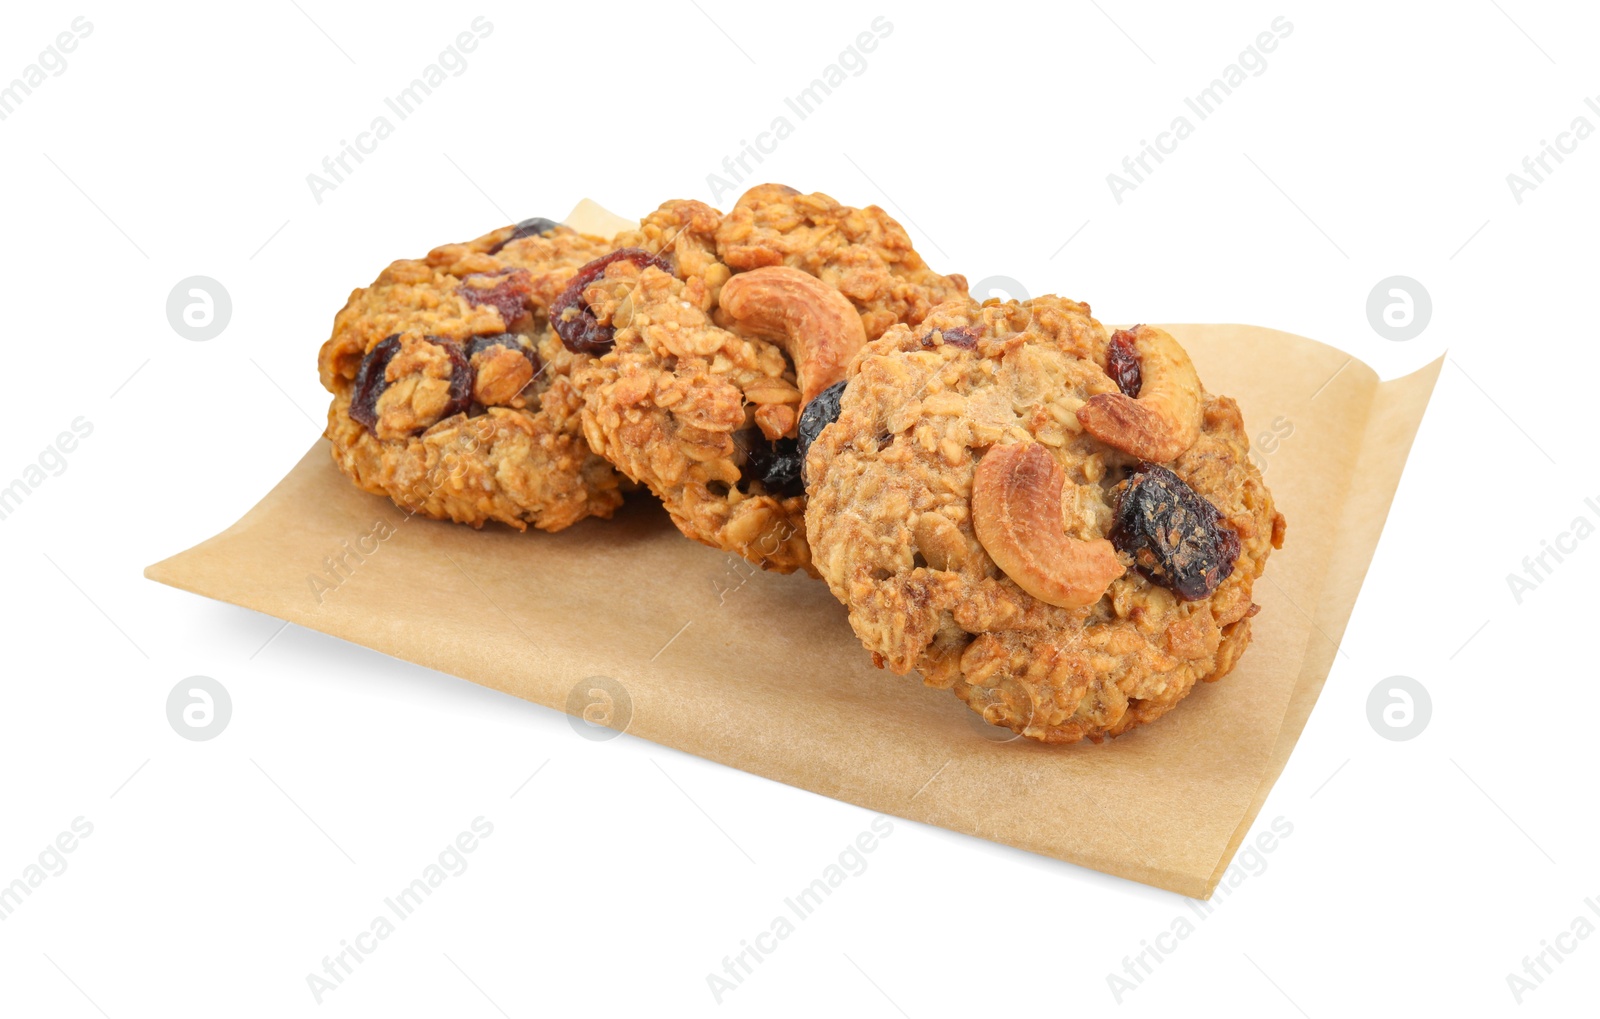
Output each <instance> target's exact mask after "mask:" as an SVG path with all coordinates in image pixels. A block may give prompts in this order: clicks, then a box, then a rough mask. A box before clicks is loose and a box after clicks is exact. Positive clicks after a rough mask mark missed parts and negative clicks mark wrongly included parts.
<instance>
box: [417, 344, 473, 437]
mask: <svg viewBox="0 0 1600 1019" xmlns="http://www.w3.org/2000/svg"><path fill="white" fill-rule="evenodd" d="M425 338H426V339H427V341H428V342H429V343H432V344H434V345H435V346H437V347H442V348H444V352H445V354H447V355H448V356H449V358H450V402H449V403H448V404H446V405H445V408H444V412H443V413H441V414H440V415H439V420H441V421H443V420H444V419H445V418H447V417H450V416H452V415H455V414H460V413H461V412H462V411H464V410H466V409H467V408H468V407H471V406H472V381H473V380H472V362H471V361H470V360H469V359H468V358H467V354H466V351H464V350H462V349H461V344H459V343H457V342H456V341H454V340H442V339H440V338H439V337H437V336H429V337H425Z"/></svg>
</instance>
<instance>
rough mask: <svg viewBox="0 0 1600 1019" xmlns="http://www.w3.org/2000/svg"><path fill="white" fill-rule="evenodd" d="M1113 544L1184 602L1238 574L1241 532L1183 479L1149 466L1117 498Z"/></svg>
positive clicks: (1112, 534) (1200, 595) (1206, 592)
mask: <svg viewBox="0 0 1600 1019" xmlns="http://www.w3.org/2000/svg"><path fill="white" fill-rule="evenodd" d="M1111 543H1112V544H1113V545H1115V546H1116V547H1117V550H1118V551H1120V552H1126V553H1128V554H1129V555H1131V556H1133V561H1134V565H1135V566H1137V567H1138V568H1139V572H1140V573H1142V574H1144V575H1145V577H1146V578H1148V579H1149V581H1150V582H1151V583H1152V584H1159V585H1161V586H1162V587H1165V588H1170V589H1171V590H1172V592H1173V593H1174V594H1176V595H1177V596H1178V597H1179V598H1181V599H1183V600H1185V601H1193V600H1195V599H1197V598H1204V597H1206V596H1207V595H1209V594H1210V593H1211V592H1212V591H1215V590H1216V589H1217V585H1218V584H1220V583H1222V582H1223V581H1224V580H1226V579H1227V577H1228V575H1229V574H1231V573H1232V572H1233V566H1234V563H1235V562H1236V561H1237V560H1238V558H1239V534H1238V532H1236V531H1235V530H1234V529H1233V528H1232V527H1230V526H1228V524H1227V522H1226V521H1225V520H1223V518H1222V514H1221V513H1219V512H1217V508H1216V507H1215V506H1213V505H1211V503H1210V502H1208V501H1207V500H1206V499H1205V498H1204V497H1203V496H1201V495H1199V494H1198V493H1196V492H1195V490H1194V489H1192V488H1190V487H1189V486H1188V485H1187V484H1185V483H1184V481H1183V479H1182V478H1180V477H1178V476H1177V475H1176V474H1174V473H1172V472H1171V471H1169V470H1167V469H1166V468H1165V467H1158V466H1156V465H1155V464H1144V465H1143V466H1141V467H1140V469H1139V470H1138V471H1137V472H1135V473H1134V474H1133V475H1132V476H1131V477H1130V478H1129V479H1128V480H1127V482H1125V484H1124V486H1123V488H1122V492H1121V494H1120V495H1119V496H1118V497H1117V509H1116V519H1115V522H1114V523H1113V524H1112V527H1111Z"/></svg>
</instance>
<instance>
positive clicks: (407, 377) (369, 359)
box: [318, 219, 622, 531]
mask: <svg viewBox="0 0 1600 1019" xmlns="http://www.w3.org/2000/svg"><path fill="white" fill-rule="evenodd" d="M610 249H611V242H610V241H607V240H604V239H602V238H599V237H590V236H587V235H584V234H580V233H578V232H577V231H574V230H572V229H570V228H568V227H565V226H561V225H559V224H556V223H552V222H550V221H549V220H545V219H533V220H527V221H524V222H522V223H519V224H516V225H515V226H508V227H502V228H501V229H499V230H495V231H493V232H491V233H488V234H485V235H484V236H482V237H479V238H477V239H476V240H473V241H468V242H466V243H464V244H447V245H444V246H442V247H438V248H435V249H434V250H433V251H431V252H429V253H428V255H427V256H426V257H425V258H421V259H402V260H400V261H397V262H394V263H393V264H391V265H390V266H389V267H388V268H387V269H385V270H384V271H383V273H382V274H381V275H380V276H379V277H378V279H377V280H376V281H375V282H374V283H373V284H372V285H371V286H369V287H365V288H362V289H360V290H357V291H355V292H354V293H352V294H351V295H350V300H349V302H348V303H347V304H346V305H345V307H344V309H343V310H342V311H340V312H339V314H338V315H337V316H336V317H335V319H334V327H333V335H332V336H331V337H330V338H329V339H328V341H327V342H326V343H324V344H323V346H322V350H321V354H320V356H319V359H318V367H319V369H320V373H321V378H322V383H323V386H324V387H326V388H327V389H328V391H329V392H331V393H332V394H333V402H332V405H331V406H330V408H329V410H328V427H327V431H326V433H325V434H326V436H327V438H328V439H329V440H330V441H331V442H332V444H333V458H334V461H335V462H336V463H337V464H338V465H339V467H340V468H341V469H342V470H343V471H344V472H345V473H346V474H348V475H349V476H350V477H351V478H352V479H353V480H354V481H355V482H356V483H357V484H358V485H360V486H361V487H362V488H364V489H366V490H367V491H369V492H372V493H374V494H377V495H387V496H389V497H390V498H391V499H393V500H394V502H395V504H396V505H398V506H400V507H401V508H402V509H405V510H406V511H407V512H410V513H420V514H423V515H424V516H429V517H434V518H437V519H445V520H455V521H458V522H461V523H467V524H472V525H473V526H481V525H483V524H484V523H486V522H488V521H490V520H499V521H501V522H502V523H505V524H509V525H510V526H512V527H516V528H519V529H522V528H525V527H527V526H528V525H530V524H531V525H533V526H534V527H538V528H541V529H543V530H547V531H558V530H561V529H562V528H564V527H567V526H570V525H571V524H574V523H576V522H577V521H579V520H582V519H583V518H584V517H588V516H600V517H609V516H610V515H611V513H612V512H613V511H614V510H615V509H616V507H617V506H618V505H619V504H620V503H621V501H622V496H621V493H620V490H619V484H620V479H619V478H618V477H617V475H616V472H615V471H614V470H612V468H611V466H610V465H609V464H608V463H606V461H605V460H603V459H602V458H600V457H598V456H596V455H594V453H593V452H592V451H591V450H590V449H589V447H588V443H587V442H586V441H585V439H584V437H583V433H582V427H581V425H580V423H579V419H578V408H579V406H580V403H581V401H580V400H579V399H578V395H577V392H576V390H575V389H574V387H573V382H572V373H573V369H574V367H575V365H576V364H577V363H578V362H579V361H580V360H582V356H581V355H576V354H573V353H572V352H571V351H568V350H567V349H566V348H565V347H564V346H563V345H562V344H561V342H560V340H559V339H558V338H557V337H556V336H555V334H554V332H553V331H552V330H551V328H550V321H549V308H550V305H551V303H552V302H553V301H554V300H555V298H556V297H557V296H559V294H560V293H561V291H562V290H563V289H565V287H566V284H567V281H568V280H569V279H570V278H571V277H572V276H573V274H574V273H576V272H577V270H578V268H579V267H580V266H582V265H583V264H584V263H586V262H589V261H590V260H592V259H594V258H595V257H597V256H599V255H602V254H604V253H606V252H607V251H609V250H610Z"/></svg>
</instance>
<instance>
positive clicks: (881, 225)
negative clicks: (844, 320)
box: [716, 184, 967, 340]
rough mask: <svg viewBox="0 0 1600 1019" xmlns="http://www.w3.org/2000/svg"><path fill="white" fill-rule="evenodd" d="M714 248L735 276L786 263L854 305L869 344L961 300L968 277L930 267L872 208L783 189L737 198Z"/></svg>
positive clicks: (892, 223) (891, 221)
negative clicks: (892, 328) (901, 324)
mask: <svg viewBox="0 0 1600 1019" xmlns="http://www.w3.org/2000/svg"><path fill="white" fill-rule="evenodd" d="M716 250H717V257H718V258H719V259H720V260H721V261H722V262H723V263H725V264H726V265H727V266H728V268H729V269H731V270H732V271H734V272H736V273H737V272H747V271H749V270H751V269H760V268H763V267H766V266H775V265H787V266H789V267H790V268H793V269H800V270H803V271H804V272H806V273H809V274H810V275H812V276H815V277H817V278H818V279H820V280H822V281H823V282H824V283H827V284H828V285H829V286H831V287H833V288H835V289H836V290H838V291H839V292H840V293H841V294H843V295H844V296H845V297H846V298H848V299H849V300H850V303H851V304H853V305H855V308H856V310H857V311H859V312H860V313H861V322H862V325H863V327H864V328H865V329H866V332H867V338H868V339H869V340H875V339H877V338H878V337H879V336H882V335H883V333H884V330H886V329H888V328H889V327H890V326H892V325H895V324H896V323H898V322H907V323H910V324H911V325H916V324H917V323H918V322H921V321H922V319H923V317H924V316H925V315H927V314H928V312H929V311H931V310H933V308H934V306H936V305H939V304H943V303H944V302H945V301H950V300H958V299H965V298H966V296H967V281H966V278H965V277H963V276H961V275H959V274H951V275H948V276H945V275H941V274H939V273H937V272H934V271H933V270H932V269H930V268H929V267H928V265H927V263H926V262H924V261H923V260H922V256H921V255H919V254H917V251H916V249H915V248H914V247H913V246H912V244H911V238H910V237H909V236H907V235H906V232H905V229H904V228H903V227H901V225H900V224H899V223H897V222H895V221H894V219H893V218H891V217H890V216H889V214H888V213H886V212H884V211H883V210H882V209H880V208H878V207H877V206H876V205H869V206H866V207H865V208H861V209H857V208H853V207H851V206H848V205H840V204H839V203H838V202H836V201H834V200H833V199H832V198H830V197H828V196H827V195H825V194H822V193H820V192H818V193H815V194H809V195H807V194H801V193H800V192H799V191H797V190H795V189H794V188H792V187H787V186H785V185H783V184H762V185H759V186H757V187H753V188H751V189H750V190H749V191H746V192H745V193H744V194H743V195H741V196H740V198H739V200H738V202H736V203H735V204H734V207H733V210H732V211H731V212H729V213H728V215H727V216H726V217H724V218H723V220H722V222H721V223H720V224H719V225H718V227H717V231H716Z"/></svg>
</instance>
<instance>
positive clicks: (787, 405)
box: [551, 185, 965, 573]
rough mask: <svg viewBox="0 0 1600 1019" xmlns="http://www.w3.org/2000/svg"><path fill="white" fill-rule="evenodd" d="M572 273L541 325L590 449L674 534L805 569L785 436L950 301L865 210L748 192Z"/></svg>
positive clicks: (954, 280) (666, 213) (889, 226)
mask: <svg viewBox="0 0 1600 1019" xmlns="http://www.w3.org/2000/svg"><path fill="white" fill-rule="evenodd" d="M617 244H618V245H619V246H621V247H622V249H623V250H621V251H619V252H616V253H613V254H611V255H608V256H607V257H606V258H604V259H600V260H598V261H596V262H594V263H591V264H590V265H589V266H586V267H585V268H584V269H583V270H582V271H581V272H580V273H579V275H578V276H576V277H575V278H574V279H573V281H572V283H571V284H569V286H568V289H567V291H566V292H565V293H564V294H563V295H562V296H561V297H559V298H557V300H556V302H555V305H554V307H553V309H552V313H551V314H552V321H553V323H554V326H555V329H556V331H557V333H558V334H560V335H561V336H562V338H563V340H565V341H566V343H567V346H568V349H569V350H572V351H574V352H578V353H583V354H592V355H594V356H593V357H592V358H590V359H589V360H587V361H585V362H584V363H583V364H582V366H581V367H580V368H579V370H578V373H577V375H576V379H577V382H578V388H579V390H580V392H581V393H582V396H583V401H584V406H583V414H582V416H583V428H584V434H585V435H587V436H588V439H589V443H590V446H591V447H592V448H593V449H595V450H596V451H598V452H599V453H600V454H602V455H603V456H605V457H606V459H608V460H610V461H611V462H612V463H613V464H615V465H616V466H617V468H618V469H619V470H621V471H622V473H623V474H625V475H627V476H628V477H629V478H632V479H634V480H636V481H639V482H642V483H644V484H646V485H648V486H649V487H650V489H651V491H653V492H654V493H655V494H656V495H657V496H658V497H659V498H660V499H661V501H662V502H663V503H664V504H665V506H666V509H667V512H668V513H669V514H670V515H671V517H672V519H673V521H674V523H676V524H677V526H678V528H679V529H680V530H682V531H683V533H684V534H686V535H688V536H689V537H691V538H694V539H696V540H697V541H700V542H703V543H704V544H707V545H710V546H711V547H713V548H718V549H724V550H727V551H730V552H734V553H737V554H738V555H740V556H743V557H744V558H746V559H748V560H750V561H751V562H753V563H756V564H758V565H760V566H762V567H764V568H766V569H771V570H776V571H778V572H783V573H789V572H793V571H795V570H806V571H808V572H814V571H812V569H811V565H810V551H809V549H808V547H807V545H806V540H805V487H804V485H803V483H802V481H801V478H800V463H801V450H800V441H801V439H802V438H803V436H802V435H801V429H800V423H801V418H802V415H803V412H804V410H805V408H806V406H807V405H808V404H809V403H811V401H812V400H813V399H814V398H816V397H818V396H819V394H822V393H823V392H825V391H826V390H827V389H828V388H829V387H830V386H831V385H833V384H834V383H836V382H838V381H839V380H840V379H842V378H843V375H844V370H845V367H846V365H847V364H848V362H849V361H850V358H851V357H852V356H854V354H855V352H856V351H857V350H858V349H859V348H860V346H861V345H862V343H864V342H865V341H866V339H867V337H868V335H869V334H870V333H871V327H869V326H868V324H867V323H868V322H872V323H876V328H877V331H879V332H881V331H882V330H883V328H886V327H887V325H888V324H890V323H892V322H894V321H896V320H897V319H898V318H902V317H903V318H905V319H906V320H908V321H915V320H920V318H921V317H922V316H923V315H925V314H926V313H927V311H928V308H929V307H930V306H931V302H933V301H934V300H936V299H943V298H944V297H945V296H947V295H949V294H960V293H962V292H963V291H964V289H965V282H964V281H963V280H962V279H961V278H960V277H959V276H951V277H943V276H937V275H936V274H934V273H933V272H932V271H931V270H929V269H928V268H927V266H925V265H924V264H923V263H922V260H921V259H920V258H919V257H918V256H917V254H916V252H915V251H913V250H912V248H911V245H910V242H909V241H908V240H907V239H906V236H905V231H904V230H902V229H901V228H900V226H899V225H898V224H896V223H895V222H894V221H893V220H892V219H889V217H888V216H886V215H884V214H883V212H882V211H881V210H878V209H866V210H858V209H849V208H846V207H844V206H840V205H838V203H836V202H834V201H833V200H832V199H830V198H827V197H826V196H822V195H811V196H800V195H799V193H798V192H796V191H794V190H793V189H792V188H784V187H781V186H778V185H764V186H762V187H759V188H755V189H753V190H752V191H751V192H749V193H748V194H747V195H745V196H744V197H743V198H741V199H740V201H739V205H738V207H736V209H735V210H734V212H733V213H731V214H729V215H728V216H726V217H724V216H723V215H722V214H721V213H719V212H717V210H715V209H713V208H711V207H710V206H707V205H705V204H703V203H700V202H693V201H673V202H668V203H666V204H665V205H663V206H661V208H660V209H658V210H657V211H656V212H655V213H652V214H651V215H650V216H649V217H647V218H646V219H645V220H644V221H643V223H641V224H640V227H639V229H638V230H637V231H634V232H632V233H629V234H623V235H620V236H619V237H618V238H617Z"/></svg>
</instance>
